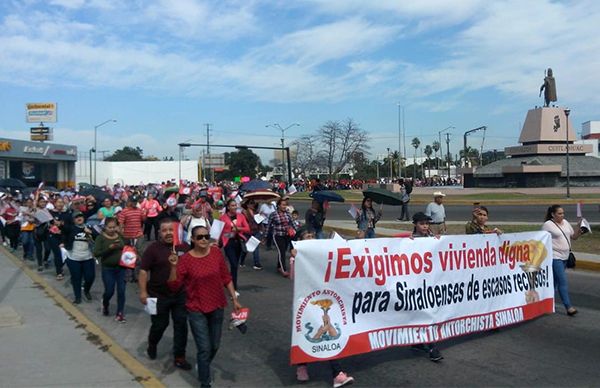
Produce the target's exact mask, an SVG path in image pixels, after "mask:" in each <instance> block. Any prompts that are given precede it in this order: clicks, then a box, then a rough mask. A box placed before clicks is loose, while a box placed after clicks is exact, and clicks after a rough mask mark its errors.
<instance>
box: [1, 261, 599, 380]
mask: <svg viewBox="0 0 600 388" xmlns="http://www.w3.org/2000/svg"><path fill="white" fill-rule="evenodd" d="M275 260H276V259H275V256H274V254H273V252H272V251H271V252H263V264H264V266H265V269H264V270H263V271H254V270H252V268H251V266H246V267H245V268H241V269H240V275H239V279H240V280H239V283H240V293H241V296H240V301H241V302H242V303H243V304H244V305H246V306H248V307H250V308H251V318H250V320H249V322H248V326H249V329H248V332H247V333H246V334H245V335H244V334H241V333H240V332H238V331H237V330H232V331H229V330H227V328H226V327H225V328H224V331H223V338H222V343H221V348H220V350H219V353H218V355H217V357H216V359H215V360H214V362H213V370H214V377H215V384H214V386H216V387H225V386H227V387H276V386H293V385H296V381H295V368H294V367H291V366H289V346H290V328H291V324H292V322H291V321H292V319H291V318H292V317H291V302H292V284H291V283H290V281H289V280H287V279H284V278H282V277H280V276H279V275H277V274H276V273H275ZM249 264H251V263H249ZM32 266H33V264H32ZM97 269H98V277H97V278H96V283H95V285H94V286H93V288H92V295H93V297H94V299H95V300H94V301H93V302H91V303H85V302H84V303H83V304H81V305H80V307H79V308H80V309H81V310H82V311H83V312H84V313H85V314H86V315H87V316H88V317H90V318H91V319H92V320H94V321H95V322H96V323H97V324H98V325H99V326H100V327H102V328H103V329H104V330H105V331H106V332H107V333H109V335H111V336H112V338H114V340H115V341H116V342H117V343H119V344H120V345H121V346H123V347H124V348H125V349H126V350H127V351H129V352H130V353H131V354H132V355H133V356H135V357H136V358H137V359H139V360H140V361H141V362H142V363H143V364H144V365H146V366H147V367H148V368H150V369H151V370H152V371H153V372H155V373H156V375H157V376H158V377H159V378H160V379H161V380H162V381H163V382H164V383H165V384H166V385H167V386H173V387H179V386H197V380H196V376H195V374H194V373H193V372H185V371H181V370H177V369H175V368H174V367H173V365H172V361H171V358H170V356H169V354H168V353H169V352H170V348H171V345H172V331H171V330H172V329H171V327H170V328H169V329H167V332H166V333H165V337H164V338H163V340H162V341H161V343H160V344H159V349H158V359H157V360H155V361H151V360H149V359H148V358H147V356H146V355H145V349H146V344H147V342H146V337H147V333H148V328H149V326H150V319H149V317H148V316H147V315H146V314H145V313H144V312H143V310H142V308H141V307H142V306H141V304H140V303H139V301H138V296H137V286H136V285H135V284H129V285H128V289H127V305H126V308H125V314H126V317H127V323H126V324H119V323H116V322H115V321H114V320H113V317H112V316H111V317H103V316H102V315H101V312H100V302H99V301H100V297H101V294H102V282H101V280H100V279H101V278H100V276H99V275H100V274H99V267H98V268H97ZM52 273H53V271H52V270H47V271H46V272H45V273H44V274H43V276H45V277H46V278H47V279H48V281H49V283H50V284H52V285H53V286H54V287H55V288H57V289H58V290H59V291H60V292H61V293H63V294H65V295H66V296H68V297H71V293H72V291H71V287H70V284H69V283H68V276H67V279H65V281H63V282H57V281H56V280H54V277H53V275H52ZM568 276H569V282H570V290H571V298H572V301H573V303H574V305H575V306H576V307H577V308H578V309H579V311H580V313H579V314H578V315H577V316H575V317H568V316H567V315H566V314H565V313H564V308H563V307H562V306H560V304H557V313H555V314H552V315H547V316H543V317H540V318H538V319H536V320H534V321H529V322H526V323H523V324H519V325H516V326H513V327H510V328H504V329H501V330H498V331H495V332H490V333H484V334H478V335H468V336H464V337H461V338H458V339H453V340H448V341H445V342H442V343H440V345H439V346H440V349H441V351H442V353H443V355H444V357H445V358H444V360H443V361H442V362H440V363H438V364H435V363H432V362H430V361H429V360H428V358H427V356H426V354H425V353H420V352H415V351H413V350H411V349H409V348H394V349H389V350H384V351H380V352H374V353H370V354H365V355H359V356H355V357H351V358H349V359H345V360H343V361H342V366H343V367H344V369H345V370H347V371H348V372H349V373H350V374H351V375H352V376H354V377H355V379H356V382H355V386H363V387H373V386H377V387H393V386H444V387H447V386H597V385H598V381H599V378H600V372H599V371H598V365H600V352H599V351H598V349H600V325H598V322H600V274H599V273H592V272H585V271H581V270H579V271H574V272H572V271H569V275H568ZM114 303H116V301H115V300H113V304H112V306H111V311H114V308H115V305H114ZM40 319H43V317H40ZM40 335H51V333H41V334H40ZM90 346H93V345H90ZM187 349H188V360H189V361H190V362H194V359H195V346H194V343H193V340H192V338H191V335H190V337H189V342H188V348H187ZM7 350H9V349H7ZM56 351H57V353H56V357H54V358H53V362H60V359H61V358H60V352H61V350H60V349H57V350H56ZM73 367H76V366H75V365H73ZM82 367H83V366H82ZM309 371H310V375H311V382H309V383H308V384H305V385H306V386H309V387H313V386H314V387H317V386H319V387H324V386H330V384H331V377H330V373H329V369H328V368H327V365H326V364H314V365H310V366H309ZM107 373H110V371H107Z"/></svg>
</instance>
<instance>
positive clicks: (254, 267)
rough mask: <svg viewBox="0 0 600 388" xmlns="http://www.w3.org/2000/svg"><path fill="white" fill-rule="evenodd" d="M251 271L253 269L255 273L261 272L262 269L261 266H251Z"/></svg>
mask: <svg viewBox="0 0 600 388" xmlns="http://www.w3.org/2000/svg"><path fill="white" fill-rule="evenodd" d="M252 269H255V270H257V271H261V270H262V269H263V266H262V265H260V264H258V265H253V266H252Z"/></svg>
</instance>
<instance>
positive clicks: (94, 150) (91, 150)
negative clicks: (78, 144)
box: [90, 148, 96, 185]
mask: <svg viewBox="0 0 600 388" xmlns="http://www.w3.org/2000/svg"><path fill="white" fill-rule="evenodd" d="M92 152H93V153H94V155H95V154H96V149H95V148H90V185H91V184H92Z"/></svg>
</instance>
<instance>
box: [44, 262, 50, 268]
mask: <svg viewBox="0 0 600 388" xmlns="http://www.w3.org/2000/svg"><path fill="white" fill-rule="evenodd" d="M44 268H46V269H48V268H50V261H48V260H46V261H45V262H44Z"/></svg>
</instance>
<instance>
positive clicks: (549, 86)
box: [540, 68, 556, 106]
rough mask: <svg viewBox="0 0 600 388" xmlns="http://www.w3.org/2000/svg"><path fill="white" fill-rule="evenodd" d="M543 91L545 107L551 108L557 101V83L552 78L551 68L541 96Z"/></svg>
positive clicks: (545, 79) (542, 87)
mask: <svg viewBox="0 0 600 388" xmlns="http://www.w3.org/2000/svg"><path fill="white" fill-rule="evenodd" d="M542 90H543V91H544V101H545V102H546V103H545V105H544V106H550V102H555V101H556V81H555V80H554V77H553V76H552V69H550V68H548V73H547V74H546V77H544V84H543V85H542V86H541V87H540V96H541V95H542Z"/></svg>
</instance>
